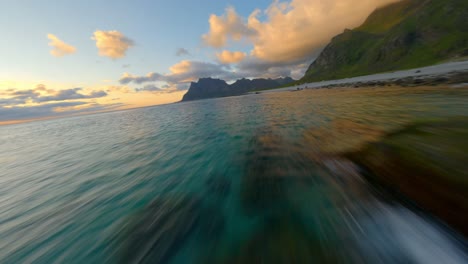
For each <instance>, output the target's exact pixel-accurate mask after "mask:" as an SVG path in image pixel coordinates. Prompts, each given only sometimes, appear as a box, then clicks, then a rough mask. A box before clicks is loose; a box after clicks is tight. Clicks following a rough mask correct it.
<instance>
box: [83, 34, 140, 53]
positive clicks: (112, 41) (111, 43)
mask: <svg viewBox="0 0 468 264" xmlns="http://www.w3.org/2000/svg"><path fill="white" fill-rule="evenodd" d="M91 39H92V40H95V41H96V47H97V48H98V50H99V56H104V57H109V58H112V59H119V58H123V57H124V56H125V54H126V52H127V50H128V49H129V48H130V47H132V46H134V45H135V43H134V42H133V40H131V39H129V38H127V37H125V36H124V35H123V34H122V33H120V32H119V31H116V30H111V31H102V30H97V31H95V32H94V34H93V37H92V38H91Z"/></svg>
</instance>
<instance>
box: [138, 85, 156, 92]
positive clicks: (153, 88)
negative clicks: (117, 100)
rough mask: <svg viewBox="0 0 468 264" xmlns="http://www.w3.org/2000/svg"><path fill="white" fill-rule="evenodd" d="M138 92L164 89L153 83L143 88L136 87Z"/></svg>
mask: <svg viewBox="0 0 468 264" xmlns="http://www.w3.org/2000/svg"><path fill="white" fill-rule="evenodd" d="M135 91H137V92H161V91H163V89H161V88H158V87H156V86H155V85H153V84H149V85H145V86H143V88H137V89H135Z"/></svg>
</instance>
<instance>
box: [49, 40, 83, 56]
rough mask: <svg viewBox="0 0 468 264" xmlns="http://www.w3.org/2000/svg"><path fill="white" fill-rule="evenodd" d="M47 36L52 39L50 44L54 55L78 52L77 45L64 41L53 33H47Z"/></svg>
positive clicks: (51, 52)
mask: <svg viewBox="0 0 468 264" xmlns="http://www.w3.org/2000/svg"><path fill="white" fill-rule="evenodd" d="M47 38H48V39H49V40H50V42H49V46H50V47H52V50H50V54H51V55H52V56H54V57H62V56H65V55H69V54H73V53H75V52H76V48H75V47H73V46H72V45H70V44H67V43H65V42H63V41H62V40H60V39H59V38H58V37H57V36H55V35H53V34H47Z"/></svg>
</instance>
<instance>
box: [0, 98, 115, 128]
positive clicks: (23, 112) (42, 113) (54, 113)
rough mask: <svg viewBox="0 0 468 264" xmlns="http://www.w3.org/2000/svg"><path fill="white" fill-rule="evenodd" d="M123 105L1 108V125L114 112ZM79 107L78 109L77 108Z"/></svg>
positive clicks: (86, 103)
mask: <svg viewBox="0 0 468 264" xmlns="http://www.w3.org/2000/svg"><path fill="white" fill-rule="evenodd" d="M122 106H123V104H121V103H116V104H109V105H101V104H97V103H89V102H80V101H78V102H59V103H51V104H43V105H35V106H26V107H23V106H14V107H8V108H6V107H0V123H1V122H8V121H13V120H32V119H38V118H46V117H58V116H66V115H73V114H82V113H91V112H99V111H106V110H113V109H117V108H119V107H122ZM77 107H78V108H77Z"/></svg>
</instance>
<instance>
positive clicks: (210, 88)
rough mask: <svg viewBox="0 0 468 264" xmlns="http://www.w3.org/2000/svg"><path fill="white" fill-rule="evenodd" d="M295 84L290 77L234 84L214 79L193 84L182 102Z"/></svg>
mask: <svg viewBox="0 0 468 264" xmlns="http://www.w3.org/2000/svg"><path fill="white" fill-rule="evenodd" d="M292 82H294V80H293V79H292V78H290V77H286V78H278V79H253V80H249V79H240V80H237V81H236V82H235V83H233V84H227V83H226V81H224V80H220V79H213V78H201V79H200V80H198V82H192V83H191V84H190V88H189V90H188V91H187V93H186V94H185V95H184V97H183V98H182V101H192V100H200V99H207V98H216V97H226V96H235V95H242V94H245V93H248V92H251V91H255V90H263V89H271V88H276V87H280V86H283V85H286V84H289V83H292Z"/></svg>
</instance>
